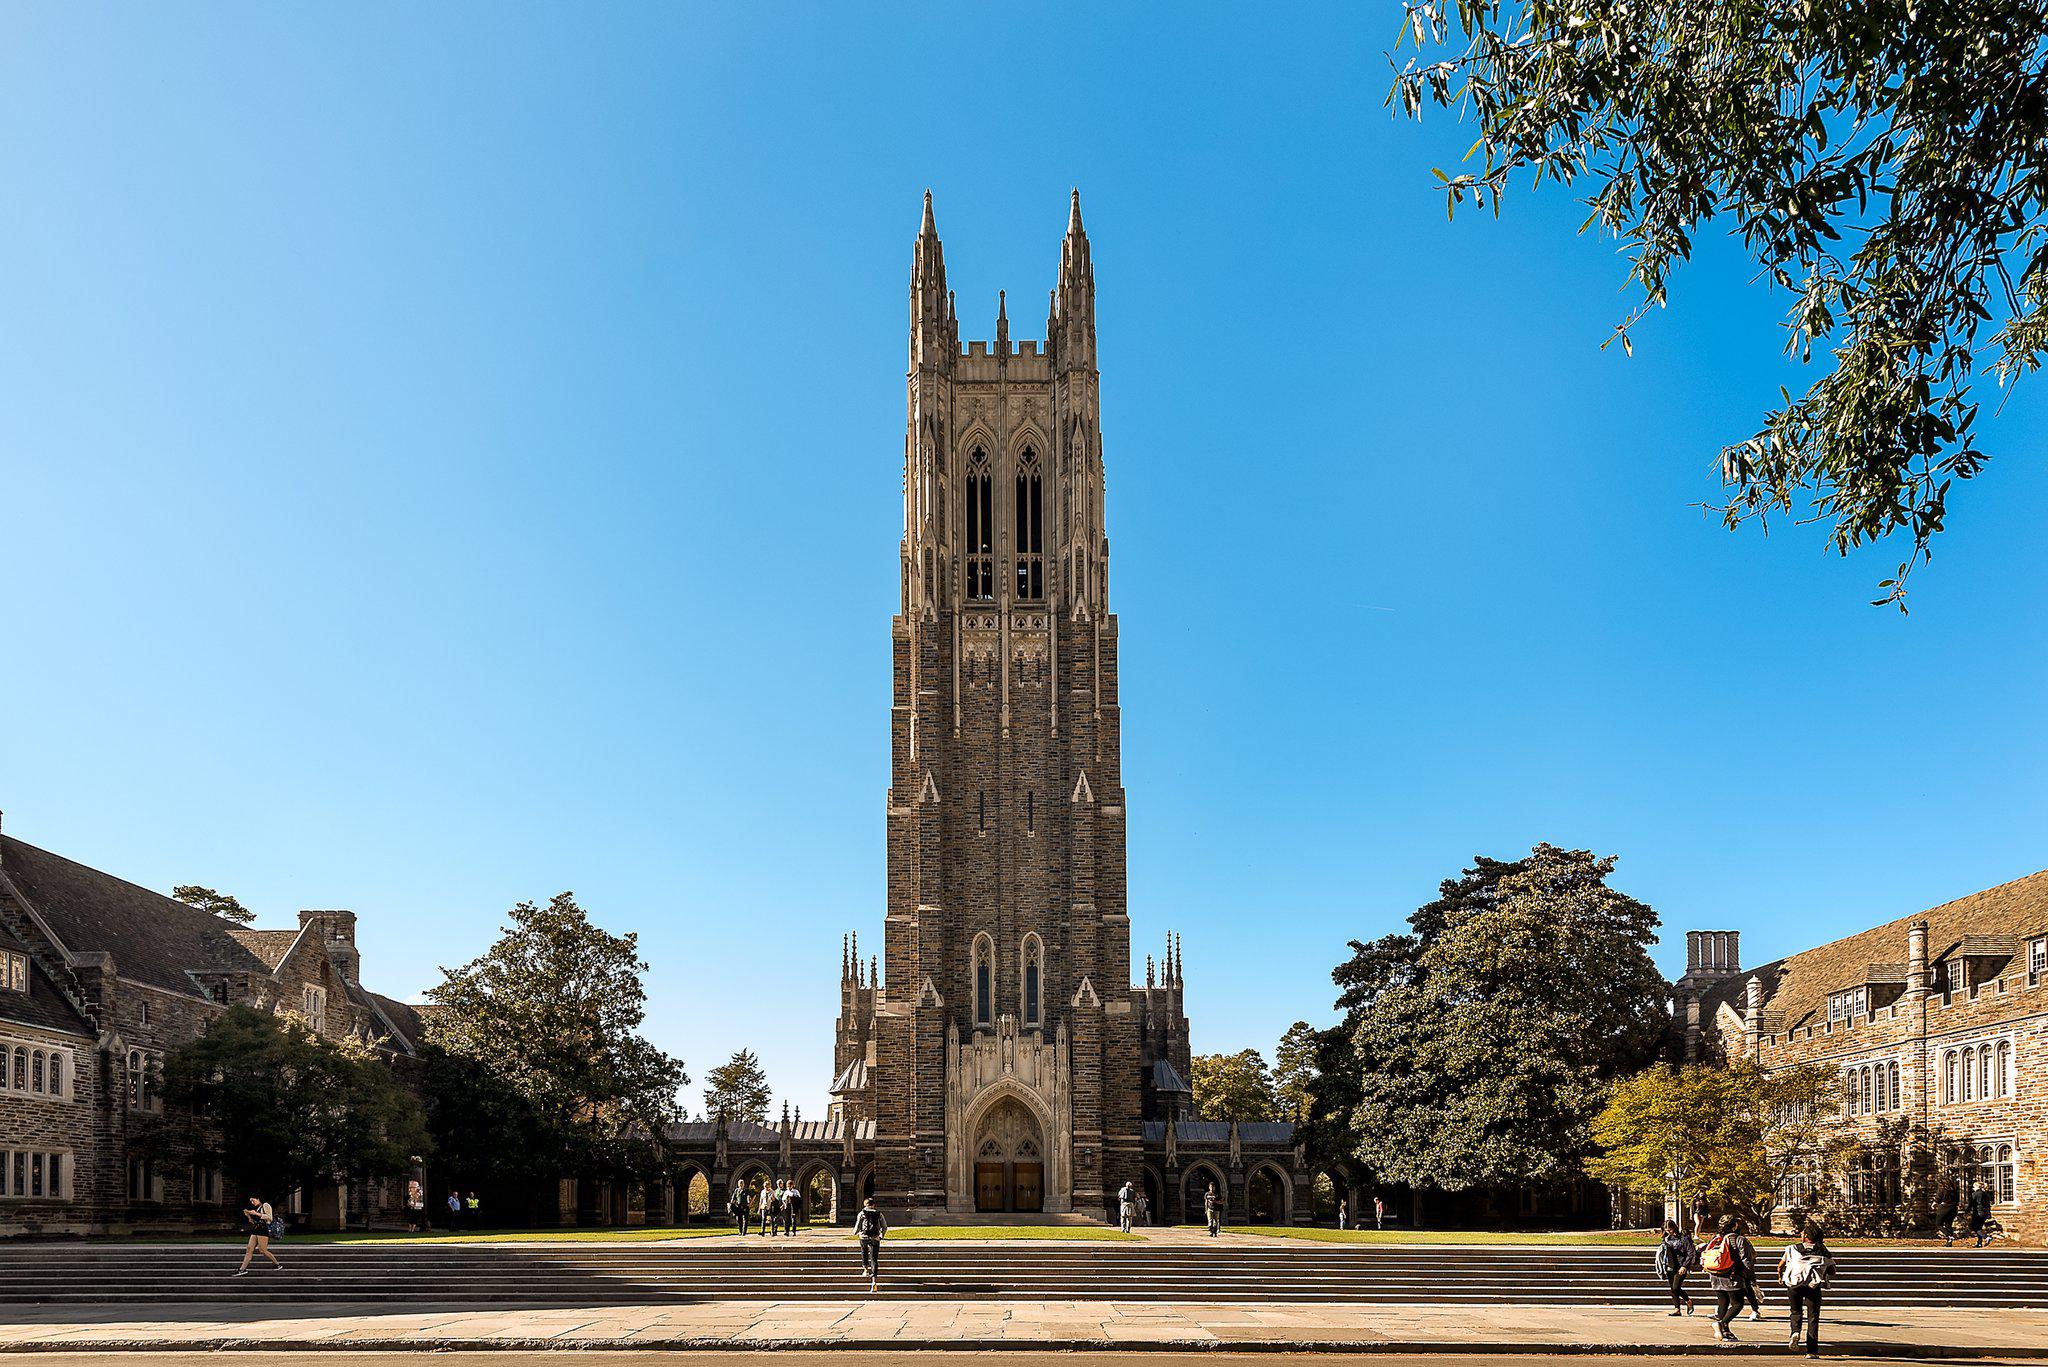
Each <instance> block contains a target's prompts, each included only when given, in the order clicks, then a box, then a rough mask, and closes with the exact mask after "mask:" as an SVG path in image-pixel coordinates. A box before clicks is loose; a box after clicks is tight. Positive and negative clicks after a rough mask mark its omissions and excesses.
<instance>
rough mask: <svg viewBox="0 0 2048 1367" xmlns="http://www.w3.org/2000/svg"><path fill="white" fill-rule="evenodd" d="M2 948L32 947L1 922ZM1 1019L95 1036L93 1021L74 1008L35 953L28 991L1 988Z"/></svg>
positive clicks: (30, 961)
mask: <svg viewBox="0 0 2048 1367" xmlns="http://www.w3.org/2000/svg"><path fill="white" fill-rule="evenodd" d="M0 949H12V950H18V951H20V952H21V953H24V954H27V953H28V952H29V947H28V946H27V945H25V944H23V943H22V942H21V941H20V940H19V939H17V938H16V937H15V935H14V933H13V932H12V931H10V930H8V929H7V927H6V926H4V925H0ZM0 1021H18V1022H20V1023H21V1024H23V1025H34V1026H40V1027H41V1028H42V1029H45V1030H58V1031H62V1032H64V1033H65V1034H71V1035H83V1036H85V1037H86V1038H87V1039H91V1038H93V1029H92V1024H91V1023H90V1022H89V1021H87V1020H86V1019H85V1017H83V1016H81V1015H79V1014H78V1012H76V1011H74V1010H73V1009H72V1007H71V1003H70V1002H69V1001H68V1000H66V998H65V996H64V994H63V993H62V992H59V991H58V990H57V985H56V984H55V983H53V982H51V981H50V979H49V975H47V974H45V973H44V972H43V967H42V965H41V964H39V963H37V962H36V961H35V958H34V956H33V955H31V956H30V958H29V967H28V991H27V992H25V993H24V992H14V991H9V990H5V989H0Z"/></svg>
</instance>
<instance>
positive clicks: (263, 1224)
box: [228, 1196, 284, 1277]
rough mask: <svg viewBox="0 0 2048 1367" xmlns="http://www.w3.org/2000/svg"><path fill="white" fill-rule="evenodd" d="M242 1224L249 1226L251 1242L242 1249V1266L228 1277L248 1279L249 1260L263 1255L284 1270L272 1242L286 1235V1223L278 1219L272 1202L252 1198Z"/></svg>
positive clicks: (257, 1197)
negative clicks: (271, 1206)
mask: <svg viewBox="0 0 2048 1367" xmlns="http://www.w3.org/2000/svg"><path fill="white" fill-rule="evenodd" d="M242 1223H243V1224H244V1225H246V1226H248V1229H249V1242H248V1244H247V1246H246V1247H244V1248H243V1249H242V1265H241V1267H239V1268H237V1269H236V1270H235V1271H233V1272H230V1273H229V1274H228V1275H229V1276H231V1277H246V1276H248V1275H249V1260H250V1259H252V1258H254V1257H255V1256H256V1255H257V1254H259V1253H261V1254H262V1255H263V1256H264V1257H266V1258H268V1259H269V1260H270V1265H271V1266H272V1267H274V1268H277V1269H279V1270H280V1271H282V1270H283V1268H284V1264H283V1263H281V1262H279V1261H278V1260H277V1255H276V1254H275V1253H272V1252H271V1251H270V1241H271V1240H272V1239H275V1238H278V1237H279V1236H281V1235H282V1234H283V1233H284V1221H282V1220H280V1219H278V1218H277V1212H275V1211H273V1210H272V1209H271V1208H270V1202H268V1201H266V1200H264V1199H263V1198H262V1197H261V1196H251V1197H250V1198H249V1204H248V1205H246V1206H244V1207H242Z"/></svg>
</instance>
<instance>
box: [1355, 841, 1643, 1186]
mask: <svg viewBox="0 0 2048 1367" xmlns="http://www.w3.org/2000/svg"><path fill="white" fill-rule="evenodd" d="M1613 868H1614V860H1613V859H1612V858H1596V857H1595V856H1593V855H1592V854H1590V853H1588V852H1587V851H1585V850H1565V849H1559V848H1557V847H1556V846H1553V845H1538V846H1537V847H1536V848H1535V849H1534V850H1532V851H1531V852H1530V853H1529V855H1528V856H1527V857H1526V858H1523V859H1518V860H1513V861H1501V860H1494V859H1484V858H1482V859H1480V860H1478V861H1477V862H1476V863H1475V864H1474V865H1473V867H1471V868H1470V869H1468V870H1466V871H1465V873H1464V874H1463V876H1461V877H1459V878H1455V879H1449V880H1446V881H1445V882H1444V883H1443V885H1442V887H1441V889H1440V891H1439V896H1438V898H1437V900H1436V901H1434V902H1431V903H1429V904H1427V905H1425V906H1423V907H1421V908H1419V909H1418V910H1417V911H1416V912H1415V913H1414V915H1413V916H1411V917H1410V918H1409V927H1410V929H1409V933H1407V934H1405V935H1389V936H1385V937H1382V938H1381V939H1379V940H1375V941H1372V942H1371V943H1359V942H1356V941H1354V942H1353V944H1352V951H1353V953H1352V958H1351V959H1350V961H1349V962H1347V963H1345V964H1343V965H1340V966H1339V967H1338V968H1337V970H1336V972H1335V973H1334V974H1333V977H1334V978H1335V979H1336V981H1337V983H1338V984H1339V986H1340V988H1341V989H1342V995H1341V996H1340V997H1339V999H1338V1006H1339V1008H1340V1009H1341V1010H1343V1011H1344V1012H1345V1019H1344V1022H1343V1024H1342V1025H1340V1026H1339V1027H1338V1031H1339V1032H1340V1034H1341V1037H1342V1039H1343V1042H1344V1044H1345V1046H1346V1049H1345V1051H1344V1053H1343V1054H1342V1055H1341V1056H1340V1057H1338V1058H1336V1059H1333V1060H1332V1061H1331V1066H1332V1069H1333V1070H1335V1069H1341V1070H1342V1071H1343V1072H1344V1074H1345V1075H1346V1076H1345V1078H1344V1081H1343V1084H1342V1086H1341V1088H1340V1089H1339V1091H1340V1092H1341V1093H1342V1094H1344V1095H1345V1096H1346V1097H1347V1099H1348V1100H1349V1101H1350V1104H1351V1111H1350V1115H1349V1117H1348V1120H1349V1143H1350V1155H1349V1156H1350V1157H1352V1158H1354V1159H1356V1160H1357V1161H1359V1162H1361V1163H1362V1164H1364V1165H1365V1167H1367V1168H1368V1169H1370V1170H1371V1171H1373V1172H1375V1173H1376V1174H1378V1175H1379V1176H1380V1177H1382V1178H1384V1179H1386V1180H1390V1181H1396V1182H1404V1183H1408V1184H1410V1185H1415V1186H1427V1187H1436V1188H1439V1189H1441V1190H1446V1191H1457V1190H1463V1189H1467V1188H1489V1187H1490V1188H1511V1187H1521V1186H1528V1185H1537V1184H1543V1183H1548V1182H1555V1181H1559V1180H1564V1179H1568V1178H1570V1177H1573V1176H1575V1175H1577V1173H1578V1172H1579V1164H1580V1161H1581V1160H1582V1159H1583V1158H1584V1157H1585V1156H1586V1154H1587V1153H1588V1152H1589V1151H1590V1149H1591V1146H1592V1120H1593V1117H1594V1116H1595V1115H1596V1114H1597V1113H1598V1112H1599V1110H1600V1108H1601V1105H1602V1104H1603V1102H1604V1101H1605V1099H1606V1091H1607V1084H1608V1082H1609V1080H1611V1079H1613V1078H1616V1077H1620V1076H1624V1075H1626V1074H1628V1073H1631V1072H1634V1071H1635V1070H1637V1069H1639V1068H1641V1067H1642V1066H1643V1065H1644V1064H1645V1063H1647V1062H1648V1061H1649V1060H1650V1059H1651V1058H1653V1057H1654V1056H1655V1054H1656V1052H1657V1049H1658V1046H1659V1043H1660V1041H1661V1038H1662V1035H1663V1030H1664V1013H1663V1005H1662V1001H1663V995H1664V981H1663V979H1662V977H1661V976H1659V974H1658V972H1657V969H1656V965H1655V964H1653V963H1652V962H1651V961H1650V955H1649V945H1650V943H1651V941H1652V940H1653V939H1654V938H1655V935H1656V930H1657V916H1656V913H1655V912H1653V911H1652V910H1651V909H1650V908H1649V907H1648V906H1646V905H1644V904H1643V903H1642V902H1639V901H1637V900H1636V899H1635V898H1633V897H1630V896H1628V895H1626V894H1625V893H1621V892H1618V891H1616V890H1615V889H1613V888H1610V887H1609V886H1608V885H1607V876H1608V874H1609V873H1610V872H1612V870H1613Z"/></svg>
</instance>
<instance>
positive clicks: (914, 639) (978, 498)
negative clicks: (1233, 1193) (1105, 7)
mask: <svg viewBox="0 0 2048 1367" xmlns="http://www.w3.org/2000/svg"><path fill="white" fill-rule="evenodd" d="M1009 330H1010V325H1009V317H1008V308H1007V301H1006V300H1004V299H1000V298H999V300H998V304H997V315H996V335H995V341H994V342H993V343H986V342H971V343H969V344H967V345H966V346H965V347H962V346H961V344H960V340H959V321H958V316H957V313H956V311H955V307H954V300H953V297H952V294H951V292H950V291H949V290H948V289H947V288H946V265H945V257H944V253H943V251H942V249H941V248H940V245H939V234H938V228H937V226H936V224H935V222H934V220H933V217H932V204H931V196H930V195H929V194H927V195H926V196H925V203H924V222H923V225H922V227H921V229H920V231H919V233H918V237H917V246H916V249H915V251H914V253H913V255H912V258H911V279H910V367H909V386H908V388H909V396H908V398H909V403H908V410H909V412H908V418H909V430H908V433H907V436H906V438H905V442H904V481H903V490H904V533H903V544H902V566H903V573H902V580H903V584H902V589H903V607H902V613H901V615H900V616H898V617H897V618H896V619H895V621H894V623H893V626H892V630H891V636H892V643H893V647H894V665H895V691H894V697H893V703H892V706H891V711H890V784H889V794H888V843H889V857H888V871H889V872H888V913H887V920H886V924H885V928H884V946H883V949H884V957H883V964H882V970H881V974H880V979H881V980H880V982H879V983H876V982H874V981H872V980H871V979H869V980H866V981H863V977H862V973H861V970H860V968H859V965H858V955H857V953H856V954H855V956H854V962H853V966H852V968H851V973H850V978H849V986H848V987H847V989H846V991H845V992H844V993H843V994H842V1001H843V1003H844V1007H845V1010H844V1014H843V1015H842V1019H841V1022H840V1029H839V1045H838V1048H839V1059H838V1064H839V1067H840V1069H841V1073H840V1079H839V1082H838V1083H837V1084H836V1085H835V1088H834V1095H835V1101H836V1105H837V1107H838V1108H839V1110H840V1111H841V1113H843V1114H845V1115H847V1116H848V1117H850V1118H852V1117H858V1118H860V1119H872V1121H873V1122H874V1155H875V1158H874V1188H875V1195H876V1197H877V1198H878V1200H879V1201H880V1202H881V1204H882V1205H883V1206H884V1207H886V1208H891V1209H897V1210H906V1209H907V1210H910V1211H925V1212H937V1211H955V1212H962V1211H973V1210H1043V1211H1047V1212H1061V1211H1069V1210H1078V1211H1084V1212H1086V1213H1089V1214H1100V1213H1101V1212H1102V1211H1103V1209H1104V1207H1105V1204H1106V1201H1107V1200H1108V1197H1109V1193H1111V1192H1113V1191H1114V1190H1115V1189H1116V1187H1117V1186H1119V1185H1121V1184H1122V1183H1123V1182H1124V1181H1125V1180H1126V1179H1133V1180H1137V1179H1139V1178H1140V1176H1141V1172H1142V1167H1141V1165H1142V1153H1141V1130H1140V1109H1141V1087H1142V1084H1141V1078H1142V1076H1143V1065H1142V1061H1141V1058H1140V1027H1139V1021H1138V1019H1137V1014H1136V1013H1134V1010H1133V990H1132V987H1131V973H1130V969H1131V948H1130V920H1129V916H1128V914H1127V911H1126V901H1125V888H1124V792H1123V784H1122V773H1121V765H1120V762H1119V754H1118V749H1119V746H1118V714H1117V688H1116V680H1117V637H1116V618H1115V617H1114V616H1112V615H1111V614H1110V612H1109V541H1108V538H1107V536H1106V535H1105V528H1104V522H1103V478H1102V438H1101V431H1100V426H1099V413H1100V408H1099V402H1098V392H1097V376H1096V370H1095V274H1094V269H1093V267H1092V265H1091V263H1090V261H1089V255H1088V236H1087V234H1086V233H1085V232H1084V231H1083V230H1082V227H1081V199H1080V194H1079V192H1078V191H1077V192H1076V193H1075V195H1074V199H1073V203H1072V208H1071V211H1070V213H1069V216H1068V219H1067V233H1066V239H1065V241H1064V242H1063V243H1062V244H1061V247H1060V268H1059V278H1058V282H1057V284H1056V285H1055V286H1054V288H1053V290H1052V298H1051V307H1050V312H1049V314H1048V316H1047V318H1046V340H1045V344H1044V347H1043V349H1041V348H1040V347H1039V345H1038V344H1037V343H1035V342H1030V341H1024V342H1019V343H1016V344H1014V345H1013V344H1012V343H1011V341H1010V335H1009Z"/></svg>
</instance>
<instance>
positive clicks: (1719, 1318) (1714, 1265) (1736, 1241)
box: [1700, 1215, 1756, 1343]
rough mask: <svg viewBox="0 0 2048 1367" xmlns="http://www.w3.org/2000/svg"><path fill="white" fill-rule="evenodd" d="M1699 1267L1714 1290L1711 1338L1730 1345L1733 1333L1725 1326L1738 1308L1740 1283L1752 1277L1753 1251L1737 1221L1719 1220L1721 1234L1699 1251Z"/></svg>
mask: <svg viewBox="0 0 2048 1367" xmlns="http://www.w3.org/2000/svg"><path fill="white" fill-rule="evenodd" d="M1700 1265H1701V1266H1702V1267H1704V1268H1705V1269H1706V1272H1707V1285H1709V1286H1711V1287H1713V1288H1714V1336H1715V1337H1716V1338H1718V1339H1720V1340H1721V1342H1723V1343H1733V1342H1735V1332H1734V1331H1733V1330H1732V1329H1730V1328H1729V1327H1728V1325H1729V1324H1730V1322H1732V1321H1733V1320H1734V1318H1735V1315H1736V1312H1737V1311H1739V1310H1741V1309H1742V1287H1743V1283H1745V1282H1747V1281H1751V1280H1754V1279H1755V1277H1756V1249H1755V1248H1753V1247H1751V1245H1750V1242H1749V1240H1748V1239H1747V1238H1745V1237H1744V1236H1743V1233H1742V1221H1741V1219H1740V1218H1738V1217H1736V1216H1733V1215H1730V1216H1729V1217H1728V1218H1727V1219H1725V1220H1723V1221H1721V1232H1720V1233H1719V1234H1716V1235H1715V1236H1714V1237H1713V1238H1712V1239H1711V1240H1709V1241H1708V1243H1707V1246H1706V1247H1705V1248H1704V1249H1702V1250H1700Z"/></svg>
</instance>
